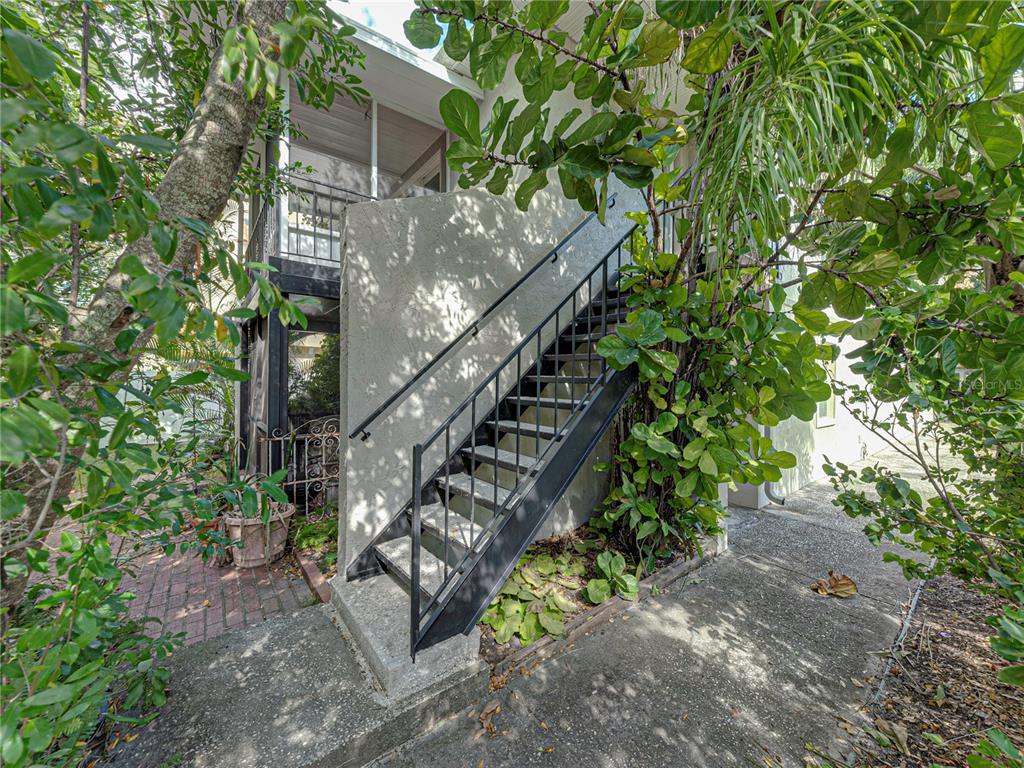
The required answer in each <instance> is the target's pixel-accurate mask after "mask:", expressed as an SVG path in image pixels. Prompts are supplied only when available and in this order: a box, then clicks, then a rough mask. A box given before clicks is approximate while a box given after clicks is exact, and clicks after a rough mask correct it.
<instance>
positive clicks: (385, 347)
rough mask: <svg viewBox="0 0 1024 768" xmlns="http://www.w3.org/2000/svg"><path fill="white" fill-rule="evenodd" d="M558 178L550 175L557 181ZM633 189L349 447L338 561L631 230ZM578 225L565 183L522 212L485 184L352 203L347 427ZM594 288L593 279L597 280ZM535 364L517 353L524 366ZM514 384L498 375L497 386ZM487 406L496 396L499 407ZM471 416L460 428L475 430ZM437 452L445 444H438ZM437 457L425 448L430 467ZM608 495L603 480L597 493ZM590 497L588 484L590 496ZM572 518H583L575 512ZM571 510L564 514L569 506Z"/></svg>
mask: <svg viewBox="0 0 1024 768" xmlns="http://www.w3.org/2000/svg"><path fill="white" fill-rule="evenodd" d="M552 176H554V174H553V173H552ZM629 201H632V202H633V203H634V205H639V204H640V199H639V195H637V194H636V193H635V192H633V191H628V190H624V191H622V192H620V194H619V199H618V203H617V205H616V207H615V208H614V209H612V210H611V211H610V212H609V215H608V223H607V226H602V225H601V224H600V223H598V222H597V221H596V220H595V221H593V222H591V223H590V224H588V225H587V227H586V228H585V229H584V230H583V231H582V232H580V233H579V235H577V237H576V238H574V240H573V242H572V244H571V246H569V247H567V248H566V249H565V250H564V251H563V252H562V254H561V256H560V257H559V259H558V261H557V262H556V263H554V264H551V265H549V266H545V267H544V268H542V269H541V270H540V272H538V273H537V274H536V275H534V277H533V278H531V280H530V282H528V283H527V284H526V285H525V286H524V287H523V288H522V289H521V290H520V291H519V292H518V294H517V295H516V296H514V297H512V298H511V299H510V300H509V301H508V302H507V303H506V304H505V305H504V307H503V308H502V309H501V310H499V311H498V312H497V313H496V314H495V315H494V316H493V317H492V318H491V319H490V320H489V321H488V322H487V323H486V325H484V326H483V327H482V328H481V330H480V333H479V335H478V336H477V337H476V338H473V339H471V340H469V341H468V342H467V343H466V344H465V346H463V347H462V348H461V349H459V350H458V351H456V352H455V353H453V354H452V355H451V356H450V357H449V359H448V360H447V361H446V362H444V363H443V364H441V365H439V366H438V367H437V368H435V369H434V371H433V373H431V375H430V376H429V377H427V378H426V379H425V383H421V385H420V386H418V387H417V388H416V389H415V390H414V393H413V394H412V395H411V396H410V397H409V398H408V399H407V400H406V401H405V402H403V403H402V404H401V405H400V406H398V408H397V409H396V410H394V411H393V412H392V413H390V414H389V415H387V416H385V417H383V418H382V419H380V420H379V421H378V422H377V423H376V424H374V425H373V426H372V427H371V430H372V436H371V437H370V439H369V440H368V441H366V442H363V441H361V440H359V439H358V438H357V439H355V440H352V441H349V444H348V450H347V454H346V457H345V463H346V468H345V471H344V473H343V475H344V477H345V483H344V486H345V487H344V488H343V489H342V492H341V497H342V500H343V510H344V512H343V519H344V520H345V521H346V526H344V528H345V530H344V531H343V532H342V534H341V535H342V539H343V542H342V544H343V554H344V562H346V563H347V562H348V561H349V560H350V559H351V558H352V557H353V555H355V554H358V552H359V551H360V550H361V549H362V548H363V547H364V546H365V544H366V543H367V542H368V540H369V539H370V538H371V537H372V536H373V534H375V533H376V532H377V531H378V530H380V528H381V527H382V526H383V525H384V524H385V523H386V522H387V521H388V520H389V519H390V518H391V517H392V516H393V515H394V514H395V513H396V512H397V511H398V510H399V509H400V508H401V507H402V506H403V505H404V504H405V503H406V501H407V500H408V499H409V497H410V495H411V489H412V485H411V482H412V481H411V475H410V467H411V455H412V446H413V444H414V443H416V442H418V441H420V440H422V439H424V438H425V437H426V436H427V435H428V434H429V433H430V432H432V431H433V430H434V428H435V427H436V426H437V425H438V424H439V423H440V422H441V421H442V420H443V419H444V418H445V417H447V416H448V414H449V413H451V411H452V410H453V409H454V408H455V406H457V405H458V404H459V403H460V402H461V401H462V400H463V399H464V398H465V396H466V395H467V394H468V393H469V392H470V391H471V390H472V388H473V387H474V386H475V385H477V384H478V383H479V382H480V381H482V380H483V379H484V378H486V377H487V375H488V374H489V373H490V372H491V371H492V370H493V369H494V368H495V367H496V366H497V364H498V363H499V362H500V361H501V359H502V358H503V357H504V356H505V355H506V354H507V353H508V352H509V351H511V349H512V348H513V347H514V346H515V345H516V344H517V343H518V342H519V341H520V340H521V339H522V338H523V337H524V336H525V335H527V334H528V333H529V332H530V331H531V330H532V329H533V327H534V326H535V325H536V324H537V323H538V322H539V321H540V320H541V319H542V318H543V317H544V316H545V315H546V314H547V313H548V311H550V309H551V308H552V307H553V306H554V305H555V304H556V303H557V302H558V301H559V300H560V299H561V298H562V297H564V296H565V295H567V294H568V293H569V292H570V290H571V288H572V286H574V285H575V284H576V283H577V282H578V281H579V280H580V278H582V277H583V276H584V275H585V274H586V272H587V271H589V269H590V268H591V267H592V266H593V265H594V264H596V263H597V262H598V261H599V260H600V259H601V257H602V256H604V254H605V253H606V251H607V250H608V248H610V247H611V245H612V243H614V242H615V241H616V240H618V239H619V238H620V237H621V236H622V234H624V233H625V232H626V231H627V230H628V228H629V222H628V221H626V220H624V219H623V218H622V214H623V213H625V212H626V210H627V209H628V208H629ZM582 217H583V214H582V212H581V211H580V209H579V207H578V206H577V204H576V202H575V201H572V200H564V199H563V198H562V196H561V194H560V192H559V191H558V188H557V181H555V180H553V184H552V185H551V186H549V187H548V188H547V189H546V190H544V191H542V192H541V193H539V194H538V195H537V196H536V197H535V199H534V201H533V203H532V205H531V206H530V211H529V212H528V213H525V214H524V213H521V212H520V211H518V210H517V209H516V208H515V205H514V203H513V202H512V200H511V199H510V197H508V196H505V197H501V198H495V197H494V196H493V195H491V194H490V193H488V192H487V191H486V190H483V189H473V190H466V191H459V192H452V193H448V194H442V195H434V196H431V197H422V198H412V199H405V200H386V201H381V202H377V203H364V204H356V205H351V206H349V207H348V213H347V217H346V233H345V238H346V241H345V249H344V262H343V270H344V277H343V287H342V318H343V323H344V332H343V334H342V339H343V342H342V363H341V366H342V371H341V373H342V384H343V387H342V401H343V402H342V423H343V424H348V430H351V429H353V428H354V427H355V425H356V424H358V423H359V422H360V421H361V420H362V419H363V417H364V416H366V415H367V414H369V413H370V412H371V411H372V410H373V409H374V408H375V407H376V406H377V405H378V404H379V403H380V402H381V401H382V400H383V399H384V398H386V397H387V396H388V395H390V394H391V393H392V392H393V391H395V390H396V389H398V388H399V387H400V386H401V385H402V384H403V383H404V382H405V381H406V380H407V379H409V377H411V376H412V375H413V374H414V373H415V371H416V370H418V369H419V368H420V367H421V366H423V365H424V364H426V363H427V362H428V361H429V360H430V359H431V357H433V355H434V354H436V353H437V352H439V351H440V350H441V349H442V348H444V346H445V345H446V344H448V342H449V341H451V340H452V339H453V338H454V337H455V336H456V335H457V334H458V333H459V332H460V331H461V330H462V329H463V328H465V327H466V326H467V325H469V323H471V322H472V321H473V320H474V319H475V318H476V317H478V316H479V315H480V314H481V313H482V312H483V311H484V310H485V309H486V308H487V306H488V305H489V304H490V303H491V302H492V301H493V300H494V299H496V298H497V297H498V296H500V295H501V293H502V292H504V290H505V289H506V288H507V287H508V286H510V285H511V284H512V283H513V282H515V280H516V279H517V278H518V277H519V276H520V275H521V274H522V273H523V272H524V271H525V270H526V269H528V268H529V267H530V266H532V265H533V264H534V263H535V262H536V261H537V260H538V259H540V258H541V257H542V256H543V255H544V254H545V253H546V252H547V251H548V250H550V248H551V247H553V246H554V245H555V244H556V243H557V242H558V241H559V240H560V239H561V238H562V237H563V236H564V235H566V234H567V233H568V232H569V231H570V230H571V229H572V228H573V227H574V226H575V225H576V224H577V223H578V222H579V221H580V220H581V218H582ZM596 285H597V283H596V282H595V286H596ZM531 361H532V358H531V357H529V356H528V355H524V357H523V366H524V368H525V367H526V366H527V365H528V364H529V363H530V362H531ZM512 385H513V382H512V381H511V380H509V381H507V382H506V381H504V380H503V381H502V383H501V388H502V390H507V389H508V388H510V387H511V386H512ZM491 402H492V404H493V400H492V401H491ZM467 422H468V420H464V421H463V422H460V423H459V424H458V428H457V429H456V430H455V431H454V432H453V434H452V443H453V445H456V444H457V443H458V441H459V440H461V439H462V437H463V436H464V435H465V434H467V429H466V423H467ZM438 447H439V448H440V449H441V450H442V451H443V447H444V445H443V439H442V442H441V444H440V445H439V446H438ZM439 463H440V459H439V458H438V457H437V455H436V453H435V454H433V455H431V454H428V456H427V458H426V460H425V462H424V472H425V473H429V472H432V471H433V470H434V468H435V467H436V466H437V465H438V464H439ZM576 482H577V484H579V483H582V484H584V487H583V488H582V489H581V488H579V487H577V486H574V487H573V489H572V490H571V491H570V493H569V494H567V496H569V497H570V498H574V499H577V500H584V501H586V503H588V504H589V503H591V501H592V500H593V499H594V497H597V500H600V497H601V496H603V490H600V492H597V493H595V492H593V491H594V488H595V484H601V483H604V482H606V481H605V480H604V476H603V475H600V476H595V475H594V474H593V473H591V472H589V471H587V470H584V471H583V472H581V474H580V476H579V477H578V478H577V480H576ZM600 487H601V488H603V486H600ZM588 489H589V490H588ZM574 511H575V510H574ZM563 512H564V510H563Z"/></svg>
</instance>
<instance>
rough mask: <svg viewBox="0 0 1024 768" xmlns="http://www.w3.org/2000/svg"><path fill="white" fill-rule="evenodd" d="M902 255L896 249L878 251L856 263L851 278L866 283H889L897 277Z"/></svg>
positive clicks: (850, 271)
mask: <svg viewBox="0 0 1024 768" xmlns="http://www.w3.org/2000/svg"><path fill="white" fill-rule="evenodd" d="M899 270H900V257H899V255H898V254H897V253H896V251H888V250H886V251H876V252H875V253H873V254H871V255H870V256H868V257H867V258H865V259H862V260H861V261H859V262H857V263H856V264H854V265H853V266H852V267H851V268H850V269H849V270H847V272H848V274H849V275H850V279H851V280H855V281H856V282H858V283H864V285H869V286H870V285H887V284H889V283H891V282H892V281H893V280H895V279H896V275H898V274H899Z"/></svg>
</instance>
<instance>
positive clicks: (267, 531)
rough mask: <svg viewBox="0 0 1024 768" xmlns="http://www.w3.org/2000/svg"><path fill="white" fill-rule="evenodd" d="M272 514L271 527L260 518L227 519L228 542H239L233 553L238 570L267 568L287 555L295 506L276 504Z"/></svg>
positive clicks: (269, 523)
mask: <svg viewBox="0 0 1024 768" xmlns="http://www.w3.org/2000/svg"><path fill="white" fill-rule="evenodd" d="M270 510H271V511H270V520H269V522H268V523H267V524H264V523H263V521H262V520H260V519H259V518H249V517H231V516H228V515H225V517H224V527H225V530H226V531H227V535H228V538H230V539H231V540H232V541H237V542H238V545H237V546H235V547H233V548H232V550H231V559H232V560H234V562H235V565H236V566H237V567H239V568H255V567H256V566H258V565H267V564H269V563H272V562H274V561H275V560H277V559H278V558H279V557H281V555H283V554H284V547H285V544H286V543H287V541H288V526H289V525H290V523H291V519H292V515H294V514H295V505H294V504H278V503H272V504H271V507H270Z"/></svg>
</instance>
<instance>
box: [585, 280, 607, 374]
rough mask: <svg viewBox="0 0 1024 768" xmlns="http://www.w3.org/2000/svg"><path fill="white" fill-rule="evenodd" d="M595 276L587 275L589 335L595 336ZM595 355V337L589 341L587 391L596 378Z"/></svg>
mask: <svg viewBox="0 0 1024 768" xmlns="http://www.w3.org/2000/svg"><path fill="white" fill-rule="evenodd" d="M593 276H594V273H593V272H591V273H590V274H588V275H587V335H588V336H593V335H594V288H593V282H592V279H593ZM601 336H604V334H601ZM593 356H594V341H593V339H591V340H589V343H588V344H587V391H588V392H589V391H590V388H591V386H592V384H593V382H592V381H591V380H592V379H593V378H594V365H593V361H592V359H593Z"/></svg>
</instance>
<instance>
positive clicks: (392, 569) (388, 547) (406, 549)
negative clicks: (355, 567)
mask: <svg viewBox="0 0 1024 768" xmlns="http://www.w3.org/2000/svg"><path fill="white" fill-rule="evenodd" d="M374 551H375V552H376V554H377V559H378V560H380V562H381V565H383V566H384V568H385V570H387V572H388V573H390V574H391V575H392V576H394V577H395V578H396V579H398V580H399V581H400V582H401V583H402V586H404V587H405V588H406V589H411V588H412V577H411V576H410V575H409V574H410V573H411V568H412V539H411V538H409V537H408V536H403V537H402V538H400V539H392V540H391V541H385V542H384V543H382V544H378V545H377V546H376V547H374ZM419 570H420V592H422V593H423V595H424V597H427V598H429V597H431V596H432V595H435V594H437V592H438V590H440V589H441V584H443V583H444V575H445V567H444V563H443V562H442V561H441V559H440V558H438V557H434V555H433V554H431V552H430V551H428V550H427V549H426V548H425V547H420V569H419ZM450 570H451V569H450V568H449V571H450Z"/></svg>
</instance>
